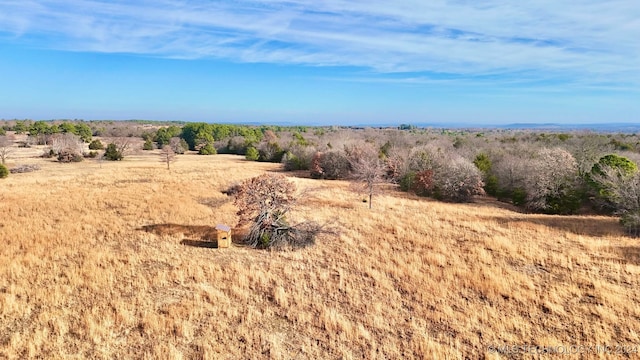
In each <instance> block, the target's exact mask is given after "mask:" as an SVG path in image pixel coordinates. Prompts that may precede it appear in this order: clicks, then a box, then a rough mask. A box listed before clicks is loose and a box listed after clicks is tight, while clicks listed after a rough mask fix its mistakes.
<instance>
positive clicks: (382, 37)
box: [0, 0, 640, 88]
mask: <svg viewBox="0 0 640 360" xmlns="http://www.w3.org/2000/svg"><path fill="white" fill-rule="evenodd" d="M639 19H640V3H638V2H636V1H627V0H611V1H606V2H603V1H595V0H573V1H567V0H556V1H550V0H538V1H535V2H514V1H507V0H485V1H467V0H450V1H445V0H440V1H437V0H434V1H423V0H397V1H376V0H374V1H363V0H349V1H347V0H323V1H303V0H288V1H285V0H267V1H249V0H244V1H242V0H241V1H215V2H212V1H204V0H192V1H187V0H184V1H179V0H157V1H151V0H140V1H125V0H115V1H106V0H73V1H71V0H5V1H3V2H2V4H0V34H4V35H3V37H5V38H7V39H10V40H9V41H21V42H22V41H24V42H28V43H30V44H31V45H32V46H38V47H47V48H54V49H59V50H68V51H89V52H105V53H134V54H145V55H150V56H159V57H170V58H185V59H195V58H219V59H227V60H231V61H237V62H266V63H284V64H303V65H312V66H355V67H362V68H365V69H369V70H371V71H372V72H378V73H396V72H409V73H417V74H450V75H455V76H456V77H461V78H467V79H469V78H473V77H478V76H482V77H488V76H500V77H503V78H505V79H506V80H507V81H511V79H514V78H518V77H522V76H523V74H525V76H524V77H525V78H531V79H532V81H533V82H540V81H542V80H545V79H553V80H554V81H556V82H557V81H561V82H567V83H571V84H577V83H580V84H587V85H590V86H597V84H602V83H607V84H608V85H607V86H612V85H611V84H614V86H618V85H619V86H620V87H624V88H629V87H632V88H633V87H635V88H637V86H638V85H640V65H639V63H640V62H639V61H638V59H640V41H638V39H639V38H640V20H639ZM422 76H423V75H421V76H420V77H421V78H422ZM616 84H617V85H616Z"/></svg>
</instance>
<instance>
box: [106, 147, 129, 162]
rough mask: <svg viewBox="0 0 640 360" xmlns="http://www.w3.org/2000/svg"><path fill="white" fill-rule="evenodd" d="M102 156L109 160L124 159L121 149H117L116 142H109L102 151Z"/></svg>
mask: <svg viewBox="0 0 640 360" xmlns="http://www.w3.org/2000/svg"><path fill="white" fill-rule="evenodd" d="M104 158H105V159H106V160H109V161H120V160H122V159H124V154H123V153H122V151H120V150H118V146H117V145H116V144H114V143H110V144H109V145H107V148H106V150H105V151H104Z"/></svg>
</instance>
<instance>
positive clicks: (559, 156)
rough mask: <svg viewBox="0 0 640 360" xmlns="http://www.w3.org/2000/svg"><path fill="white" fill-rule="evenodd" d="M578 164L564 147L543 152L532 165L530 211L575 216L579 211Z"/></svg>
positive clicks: (528, 188)
mask: <svg viewBox="0 0 640 360" xmlns="http://www.w3.org/2000/svg"><path fill="white" fill-rule="evenodd" d="M578 171H579V170H578V163H577V162H576V160H575V158H574V157H573V156H572V155H571V153H569V152H568V151H566V150H564V149H561V148H554V149H542V150H540V151H539V152H538V154H537V156H536V158H534V159H533V160H532V161H531V162H530V163H529V166H528V174H527V175H528V176H527V177H526V178H525V181H524V184H525V190H526V193H527V198H526V206H527V208H529V209H530V210H535V211H544V212H551V213H571V212H574V211H576V210H577V209H578V207H579V205H580V203H579V202H580V197H579V195H578V192H577V190H578V189H579V188H580V183H579V179H580V178H579V175H578V174H579V173H578Z"/></svg>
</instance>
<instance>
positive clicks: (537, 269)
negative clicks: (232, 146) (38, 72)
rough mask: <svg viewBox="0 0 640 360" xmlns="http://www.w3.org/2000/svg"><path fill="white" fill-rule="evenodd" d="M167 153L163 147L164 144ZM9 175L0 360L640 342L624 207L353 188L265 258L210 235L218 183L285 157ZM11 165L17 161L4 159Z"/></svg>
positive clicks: (321, 204) (2, 184) (63, 167)
mask: <svg viewBox="0 0 640 360" xmlns="http://www.w3.org/2000/svg"><path fill="white" fill-rule="evenodd" d="M156 152H157V151H156ZM19 161H20V162H21V163H25V162H37V163H40V164H41V165H42V170H40V171H38V172H34V173H27V174H12V175H11V176H9V178H7V179H5V180H0V239H1V242H2V247H0V357H6V358H10V359H18V358H33V357H43V358H76V359H81V358H95V359H101V358H109V359H111V358H122V359H128V358H142V359H156V358H160V359H168V358H171V359H181V358H184V359H190V358H205V359H218V358H220V359H223V358H246V359H259V358H265V359H266V358H273V359H292V358H298V359H307V358H319V359H325V358H326V359H336V358H344V359H355V358H360V359H362V358H366V359H385V358H387V359H398V358H454V359H455V358H482V357H484V356H487V357H489V358H491V357H492V356H493V357H495V354H489V353H488V352H487V346H489V345H518V344H532V345H546V346H552V345H558V344H562V345H571V344H577V345H595V344H629V345H631V344H638V343H640V339H639V335H638V332H639V331H640V330H639V328H638V324H640V306H638V305H639V304H638V299H640V290H639V289H640V250H639V249H640V244H639V243H638V240H635V239H631V238H628V237H625V236H624V235H623V234H622V231H621V229H620V227H619V225H618V223H617V221H616V219H613V218H608V217H598V216H585V217H576V216H573V217H558V216H544V215H526V214H520V213H517V212H514V211H511V210H509V209H505V208H501V207H499V206H496V205H495V204H493V203H492V202H490V201H485V202H483V203H479V204H469V205H454V204H443V203H438V202H434V201H429V200H427V199H418V198H414V197H411V196H408V195H406V194H401V193H398V192H395V191H393V190H387V191H386V192H385V194H383V195H381V196H378V197H377V198H376V199H374V208H373V209H372V210H369V209H368V208H367V204H364V203H362V202H361V198H360V197H359V196H358V195H355V194H353V193H351V192H350V191H349V190H348V184H347V183H345V182H339V181H335V182H331V181H319V180H311V179H303V178H293V179H292V180H293V181H295V182H296V183H297V184H298V186H299V187H300V188H317V187H319V189H316V190H315V191H313V192H311V194H312V196H311V197H310V198H308V199H306V200H305V201H304V202H303V204H302V205H303V206H302V208H301V216H311V217H313V218H315V219H317V220H319V221H330V220H331V219H339V224H337V226H338V227H340V228H341V235H340V237H338V238H323V239H319V241H318V243H317V245H316V246H314V247H311V248H307V249H303V250H298V251H288V252H269V251H260V250H253V249H249V248H246V247H241V246H234V247H232V248H230V249H216V248H211V247H209V246H198V245H203V244H204V245H206V244H207V243H208V240H209V238H210V237H211V231H212V227H213V226H215V224H216V223H226V224H229V225H235V223H236V221H237V218H236V216H235V208H234V207H233V205H232V204H231V202H230V201H228V199H227V198H226V196H225V195H223V194H221V193H220V190H223V189H226V188H227V187H228V185H230V184H231V183H234V182H237V181H240V180H242V179H245V178H248V177H251V176H255V175H258V174H260V173H261V172H263V171H271V170H275V169H276V167H277V165H273V164H262V163H253V162H252V163H248V162H246V161H244V160H243V159H242V158H240V157H235V156H226V155H217V156H195V155H183V156H179V157H178V161H177V162H176V163H175V164H174V165H173V166H172V170H171V171H170V172H168V171H167V170H166V168H165V167H164V166H163V164H162V163H160V162H159V161H158V160H157V155H156V154H154V152H150V153H145V154H142V155H138V156H132V157H129V158H127V159H126V160H125V161H123V162H115V163H114V162H104V163H103V164H102V165H100V164H99V163H97V162H94V161H85V162H83V163H78V164H57V163H55V162H52V161H48V160H42V159H30V158H26V157H25V158H20V159H19ZM9 165H10V166H11V163H10V164H9Z"/></svg>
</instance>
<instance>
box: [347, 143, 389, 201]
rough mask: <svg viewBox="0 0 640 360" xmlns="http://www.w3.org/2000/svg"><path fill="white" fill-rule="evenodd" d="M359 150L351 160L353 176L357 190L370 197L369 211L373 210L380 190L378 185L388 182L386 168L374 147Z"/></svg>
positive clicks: (364, 147)
mask: <svg viewBox="0 0 640 360" xmlns="http://www.w3.org/2000/svg"><path fill="white" fill-rule="evenodd" d="M359 149H360V151H359V152H358V154H357V156H355V157H353V158H350V159H349V160H350V165H351V176H352V178H353V179H354V180H355V181H356V183H355V185H356V186H355V190H356V191H359V192H364V193H366V194H367V195H368V196H369V209H371V207H372V201H373V195H374V194H376V193H377V192H378V189H379V187H378V185H380V184H382V183H385V182H387V180H386V178H385V175H386V166H385V164H384V161H382V159H380V158H379V157H378V153H377V151H376V150H375V149H374V148H373V147H372V146H363V147H360V148H359Z"/></svg>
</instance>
